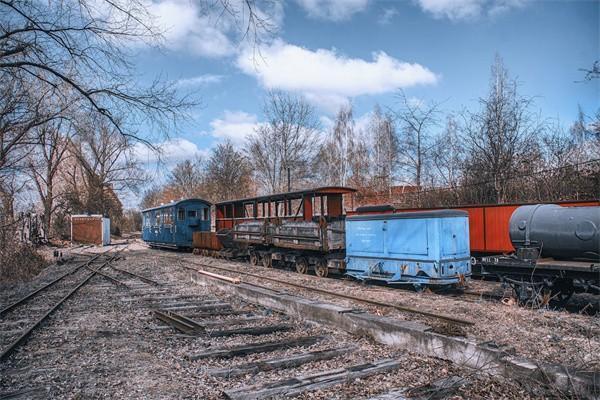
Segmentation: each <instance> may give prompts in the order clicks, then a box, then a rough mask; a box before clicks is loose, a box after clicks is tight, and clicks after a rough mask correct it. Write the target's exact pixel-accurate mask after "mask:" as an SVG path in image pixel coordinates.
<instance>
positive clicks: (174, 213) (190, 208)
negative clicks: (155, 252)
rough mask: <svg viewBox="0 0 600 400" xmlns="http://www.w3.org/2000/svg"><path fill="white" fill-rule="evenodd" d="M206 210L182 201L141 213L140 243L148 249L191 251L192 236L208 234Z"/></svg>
mask: <svg viewBox="0 0 600 400" xmlns="http://www.w3.org/2000/svg"><path fill="white" fill-rule="evenodd" d="M210 207H211V203H210V202H208V201H206V200H202V199H186V200H180V201H175V202H171V203H167V204H163V205H161V206H158V207H153V208H148V209H145V210H142V217H143V220H142V239H143V240H144V241H145V242H146V243H148V244H149V245H150V246H151V247H169V248H177V249H179V248H192V244H193V235H194V233H195V232H210Z"/></svg>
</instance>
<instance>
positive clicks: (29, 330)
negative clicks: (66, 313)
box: [0, 248, 125, 361]
mask: <svg viewBox="0 0 600 400" xmlns="http://www.w3.org/2000/svg"><path fill="white" fill-rule="evenodd" d="M123 250H125V248H123V249H122V250H119V252H118V253H116V254H115V255H113V256H112V257H111V258H110V259H108V260H107V261H105V262H104V263H103V264H102V265H101V266H100V267H98V270H100V269H102V268H104V267H105V266H106V265H108V264H109V263H111V262H113V261H114V260H115V259H117V258H118V256H119V253H120V252H121V251H123ZM103 254H105V253H103ZM98 270H93V271H94V272H92V273H91V274H90V275H88V276H87V277H86V278H85V279H84V280H83V281H81V282H80V283H79V284H77V286H75V287H74V288H73V289H72V290H71V291H69V293H67V294H66V295H65V296H64V297H63V298H61V299H60V300H59V301H58V302H57V303H56V304H55V305H54V306H53V307H52V308H50V309H49V310H48V311H46V313H45V314H44V315H42V317H40V318H39V319H37V320H36V321H35V322H34V323H33V325H31V326H29V327H28V328H26V329H25V330H23V332H22V333H21V335H20V336H19V337H18V338H17V339H15V340H14V341H13V342H12V343H11V344H10V345H8V347H7V348H6V349H4V350H3V351H2V353H0V361H2V360H4V359H6V358H7V357H8V356H9V355H11V354H12V352H13V351H15V349H16V348H17V347H18V346H19V345H21V344H22V343H24V342H25V341H26V340H27V338H28V337H29V335H31V333H32V332H33V331H34V330H35V329H36V328H37V327H38V326H40V325H41V324H42V323H43V322H44V321H45V320H46V319H47V318H48V317H50V315H52V313H54V311H56V310H57V309H58V308H59V307H60V306H61V305H62V304H63V303H64V302H65V301H67V300H68V299H69V298H70V297H71V296H73V295H74V294H75V293H76V292H77V291H78V290H79V289H81V288H82V287H83V285H85V284H86V283H87V282H88V281H89V280H90V279H92V278H93V277H94V276H95V275H96V273H97V272H98ZM38 293H39V291H38ZM30 297H31V296H30Z"/></svg>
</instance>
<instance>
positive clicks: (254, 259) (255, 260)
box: [250, 252, 258, 266]
mask: <svg viewBox="0 0 600 400" xmlns="http://www.w3.org/2000/svg"><path fill="white" fill-rule="evenodd" d="M250 264H251V265H254V266H257V265H258V254H256V253H254V252H252V253H250Z"/></svg>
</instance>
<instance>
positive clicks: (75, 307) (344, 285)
mask: <svg viewBox="0 0 600 400" xmlns="http://www.w3.org/2000/svg"><path fill="white" fill-rule="evenodd" d="M99 251H104V250H101V249H97V248H88V249H84V250H83V251H82V252H84V253H92V252H99ZM123 254H124V256H125V259H123V260H119V261H118V262H117V263H116V264H115V265H116V266H117V267H118V268H122V269H126V270H129V271H132V272H135V273H138V274H140V275H143V276H146V277H150V278H152V279H155V280H157V281H159V282H161V283H163V284H164V285H163V286H160V287H156V286H153V285H150V284H147V283H144V282H141V281H139V280H137V279H136V278H134V277H131V276H128V275H123V274H120V273H119V272H118V271H116V270H111V269H110V268H106V269H105V270H104V272H105V273H106V274H109V275H111V276H113V277H115V278H118V279H119V280H121V281H122V282H124V283H126V284H127V285H129V289H126V288H123V287H119V286H117V285H114V284H113V283H111V282H110V281H108V280H107V279H106V278H104V277H102V276H95V277H93V278H92V279H91V280H90V282H89V283H88V284H87V285H86V286H84V287H83V288H82V289H81V291H80V292H79V293H77V294H76V295H75V297H73V298H72V299H70V300H68V301H67V303H65V305H64V306H63V307H62V308H61V309H60V310H59V311H57V312H56V314H54V315H53V316H52V317H51V319H50V320H49V321H48V322H47V323H46V324H44V325H43V326H42V327H40V328H39V329H38V330H36V332H35V333H34V334H33V336H32V337H31V338H30V339H29V340H28V341H27V342H26V343H25V344H24V345H22V346H21V347H20V348H19V349H18V350H17V351H16V352H15V353H14V354H13V355H11V356H10V357H9V358H8V360H6V361H2V362H1V363H0V397H2V396H3V395H4V394H7V393H11V392H12V393H14V392H20V393H21V394H17V395H15V396H16V397H14V398H68V399H84V398H85V399H87V398H136V399H137V398H144V399H148V398H152V399H166V398H169V399H170V398H194V399H221V398H224V391H225V390H229V389H232V388H237V387H243V386H247V385H251V384H257V383H264V382H275V381H280V380H284V379H289V378H291V377H295V376H300V375H310V374H314V373H316V372H323V371H327V370H330V369H336V368H341V367H348V366H352V365H356V364H361V363H364V362H372V361H375V360H381V359H387V358H393V359H397V360H400V367H399V368H397V369H395V370H393V371H387V372H385V373H380V374H377V375H373V376H370V377H367V378H360V379H357V380H351V381H347V382H345V383H343V384H340V385H337V386H333V387H330V388H326V389H320V390H316V391H310V392H305V393H303V394H300V395H299V396H297V398H300V399H359V400H362V399H368V398H371V397H373V396H376V395H380V394H384V393H387V392H388V391H390V390H394V389H406V390H408V392H406V393H407V396H408V395H412V396H416V395H417V394H418V393H419V391H418V390H417V389H418V388H420V391H421V394H422V393H424V392H426V393H428V395H431V394H437V395H440V396H441V397H439V398H452V399H517V398H519V399H521V398H523V399H533V398H563V397H565V396H566V394H563V393H560V392H557V391H555V390H554V389H553V388H548V387H545V386H544V385H541V384H539V383H537V382H532V381H529V382H516V381H510V380H507V379H504V378H502V377H498V376H490V375H488V374H486V373H483V372H480V371H474V370H471V369H467V368H464V367H461V366H457V365H454V364H452V363H450V362H448V361H444V360H440V359H436V358H433V357H425V356H421V355H419V354H414V353H411V352H409V351H406V350H400V349H395V348H391V347H389V346H384V345H381V344H378V343H374V342H372V341H371V340H369V339H367V338H360V337H354V336H350V335H347V334H345V333H342V332H338V331H333V330H331V329H329V328H326V327H323V326H319V325H315V324H308V323H306V322H305V321H302V320H296V319H292V318H290V317H288V316H286V315H283V314H280V313H277V312H274V311H273V310H270V309H266V308H262V307H258V306H254V305H252V304H248V303H245V302H243V301H242V300H240V299H239V298H236V297H232V296H231V295H227V294H225V293H223V292H220V291H218V290H217V289H214V288H210V287H207V286H199V285H196V284H193V283H192V282H191V281H190V275H189V272H188V271H186V270H185V269H183V268H181V267H180V264H181V263H186V264H188V265H192V263H195V262H205V263H209V262H217V260H212V259H205V258H202V257H198V256H193V255H191V254H186V253H175V252H164V251H158V250H149V249H147V248H146V246H144V245H143V244H141V243H139V242H134V243H133V244H131V245H130V246H129V248H128V249H127V250H126V251H124V253H123ZM73 257H78V256H76V255H75V254H73ZM75 261H77V258H74V259H73V262H75ZM218 262H219V265H229V266H231V268H248V265H247V264H241V263H231V262H225V261H222V260H218ZM73 265H74V264H73V263H70V264H64V265H52V266H50V267H49V268H47V269H46V270H44V271H43V272H42V274H40V275H39V276H38V277H36V278H35V279H34V280H32V281H31V282H27V283H24V284H22V285H18V286H14V287H3V288H2V291H1V294H0V307H2V306H5V305H6V304H9V303H10V302H11V300H14V299H16V298H18V297H19V296H21V295H23V294H24V293H27V292H29V291H31V290H32V289H33V288H36V287H38V286H39V285H40V284H41V283H42V282H47V281H49V280H51V279H52V278H53V277H56V276H58V275H60V274H62V273H64V271H67V270H68V269H69V268H72V267H73ZM261 273H263V274H265V275H269V276H279V277H286V279H292V277H293V278H294V279H302V280H303V281H306V282H307V283H311V282H312V283H313V284H314V283H315V282H319V285H320V286H321V287H324V288H328V289H332V290H344V291H347V292H348V293H352V294H354V295H357V294H358V295H361V294H364V295H365V296H367V295H368V296H375V295H376V296H377V298H378V299H379V300H381V301H390V302H392V301H393V302H402V303H405V304H410V305H411V306H413V307H423V308H428V309H431V310H436V311H438V312H442V311H443V312H445V313H448V314H451V315H453V316H460V317H465V318H469V319H471V320H475V321H476V322H477V324H476V325H475V326H474V327H470V328H465V332H464V334H466V335H467V336H469V337H473V338H478V339H479V338H482V339H485V338H486V335H488V336H492V337H496V339H497V340H496V342H497V343H502V341H503V340H504V341H506V342H509V343H511V345H513V346H514V347H515V351H516V352H517V353H518V354H527V355H532V354H534V353H535V351H532V350H530V349H527V346H528V344H527V343H529V341H531V342H532V343H533V338H534V336H535V335H536V334H537V335H538V336H540V335H541V337H542V339H540V341H539V343H537V344H536V346H537V349H538V351H539V354H538V355H539V357H536V358H535V359H544V360H552V361H557V362H559V361H562V362H565V363H567V362H568V363H570V364H571V365H577V363H578V362H582V361H580V360H579V357H585V354H584V352H582V351H580V350H577V348H578V346H583V343H585V341H584V340H583V339H584V338H585V337H586V333H585V332H586V331H587V330H588V329H591V330H592V332H594V333H593V334H594V335H595V336H593V337H591V338H588V339H589V340H588V342H589V343H590V346H591V347H590V348H589V349H590V351H589V353H588V354H591V355H592V361H594V360H595V357H597V355H598V354H599V352H598V347H596V346H598V336H599V335H598V320H597V319H595V318H591V317H585V316H578V315H573V314H568V313H557V312H551V311H532V310H521V309H518V308H513V307H508V308H507V307H506V306H500V305H491V304H490V302H488V301H485V300H481V301H465V300H459V299H454V298H450V297H441V296H437V295H433V294H423V293H422V294H416V293H411V292H405V291H401V290H397V289H395V290H392V289H388V288H382V287H368V286H362V285H359V284H356V283H353V282H348V281H341V280H335V279H328V280H318V281H317V279H318V278H316V277H307V276H293V275H291V274H289V273H286V272H285V271H278V270H264V271H263V270H261ZM295 275H297V274H295ZM244 279H245V278H244ZM263 283H264V282H263ZM299 294H302V293H299ZM311 296H312V297H314V294H312V295H311ZM327 300H328V301H330V302H335V303H337V304H346V301H343V300H341V299H327ZM211 301H219V302H226V303H228V304H231V306H232V308H233V309H235V310H243V312H244V313H245V315H247V316H254V317H256V318H260V322H259V324H260V325H269V324H276V323H283V324H288V325H290V326H292V327H293V328H292V329H291V330H290V331H287V332H274V333H271V334H268V335H261V336H255V337H248V336H246V335H235V336H231V337H207V336H202V335H201V336H190V335H185V334H182V333H181V332H178V331H177V330H175V329H173V328H171V327H169V326H167V325H165V324H164V323H162V322H161V321H159V320H158V319H156V317H155V316H154V314H153V310H154V309H156V308H161V307H167V306H170V305H174V304H176V305H181V304H183V303H185V304H190V305H195V304H204V303H206V302H211ZM356 306H360V308H363V309H369V308H367V307H364V304H362V305H356ZM369 310H370V311H372V312H382V310H380V309H376V308H371V309H369ZM183 312H184V311H182V313H183ZM488 312H491V313H493V314H492V315H488ZM186 315H188V316H189V317H192V318H197V319H198V320H200V318H199V317H197V314H194V313H193V312H192V311H190V312H189V314H186ZM389 315H392V316H394V317H396V318H402V319H413V318H415V317H414V316H413V315H404V314H401V313H399V312H391V313H389ZM254 317H253V318H254ZM230 318H234V317H231V316H215V317H211V318H210V319H206V320H207V321H211V322H215V321H216V322H218V321H221V322H226V321H228V320H229V319H230ZM494 319H496V321H497V322H496V329H497V333H498V336H493V335H492V332H493V327H492V326H491V325H492V323H493V321H494ZM498 321H499V322H498ZM0 322H4V321H3V320H0ZM429 322H431V321H429ZM538 323H540V324H541V323H543V324H544V325H543V326H541V327H537V328H536V327H535V325H536V324H538ZM574 323H577V324H579V326H580V328H579V329H578V328H574V327H573V326H574V325H573V324H574ZM253 324H254V325H256V322H254V323H249V324H248V326H253ZM563 324H567V325H568V326H562V325H563ZM521 325H522V326H521ZM241 326H246V325H241ZM517 326H521V327H520V328H519V330H515V329H516V327H517ZM582 327H583V328H585V329H583V328H582ZM534 328H535V332H536V333H532V334H531V335H529V334H528V335H525V334H523V332H525V331H526V330H527V329H534ZM3 329H4V328H3ZM511 329H512V330H514V331H513V333H512V334H511V333H510V332H511ZM307 335H319V336H323V337H324V338H323V340H321V341H319V342H318V343H316V344H313V345H311V346H309V347H304V348H291V349H280V350H277V351H275V352H272V353H266V354H254V355H250V356H246V357H235V358H231V359H218V358H209V359H202V360H191V359H190V358H189V356H190V355H194V354H197V353H199V352H202V351H206V350H209V349H215V348H220V347H222V346H232V345H236V344H248V343H258V342H263V341H270V340H280V339H286V340H287V339H292V338H295V337H299V336H307ZM546 336H548V338H546ZM554 336H556V337H557V338H560V340H558V341H556V340H557V339H551V338H553V337H554ZM4 345H5V343H4V342H3V343H2V346H4ZM338 346H354V347H355V350H354V351H349V352H348V353H346V354H343V355H342V356H338V357H336V358H333V359H330V360H325V361H313V362H310V363H308V364H303V365H301V366H298V367H293V368H288V369H275V370H271V371H263V372H259V373H257V374H246V375H241V376H237V377H235V378H234V377H230V378H222V377H215V376H212V375H210V373H211V371H212V370H214V369H216V368H235V367H236V366H239V365H241V364H244V363H248V362H251V361H257V360H264V359H271V358H277V357H284V356H289V355H290V354H298V353H302V352H306V351H314V350H322V349H326V348H332V347H338ZM576 350H577V353H578V354H579V355H578V356H577V357H575V356H572V355H565V354H562V355H561V354H560V353H561V352H563V353H567V352H572V351H576ZM588 365H596V364H589V363H588ZM445 377H455V378H456V379H457V380H456V382H458V383H456V384H454V385H453V386H452V387H451V388H449V389H444V390H439V389H435V387H432V386H431V385H432V384H433V383H434V382H436V381H439V380H440V379H441V378H445ZM427 390H430V391H429V392H427ZM19 396H20V397H19ZM275 398H277V397H275ZM414 398H417V397H414Z"/></svg>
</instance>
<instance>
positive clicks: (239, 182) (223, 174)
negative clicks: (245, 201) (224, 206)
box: [206, 141, 252, 201]
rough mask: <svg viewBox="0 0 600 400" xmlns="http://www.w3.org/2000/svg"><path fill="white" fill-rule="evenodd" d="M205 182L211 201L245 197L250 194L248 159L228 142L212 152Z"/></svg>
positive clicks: (250, 182) (250, 183)
mask: <svg viewBox="0 0 600 400" xmlns="http://www.w3.org/2000/svg"><path fill="white" fill-rule="evenodd" d="M206 182H207V185H208V188H209V191H210V198H211V200H213V201H223V200H228V199H236V198H242V197H247V196H250V195H251V194H252V171H251V168H250V163H249V162H248V159H247V158H246V157H245V156H244V155H243V154H242V153H240V152H239V151H237V150H235V148H234V147H233V144H232V143H231V142H230V141H226V142H225V143H220V144H218V145H217V147H216V148H215V149H214V150H213V152H212V154H211V156H210V158H209V160H208V163H207V165H206Z"/></svg>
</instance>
